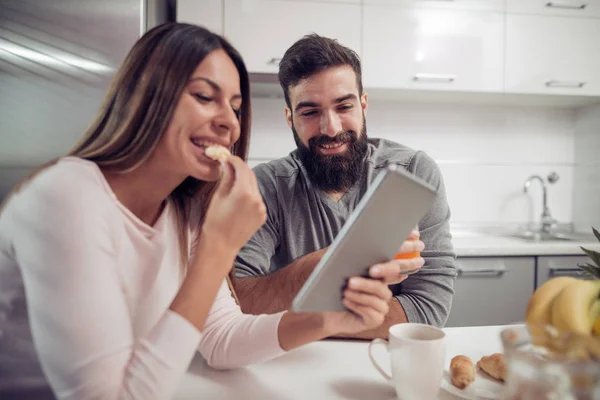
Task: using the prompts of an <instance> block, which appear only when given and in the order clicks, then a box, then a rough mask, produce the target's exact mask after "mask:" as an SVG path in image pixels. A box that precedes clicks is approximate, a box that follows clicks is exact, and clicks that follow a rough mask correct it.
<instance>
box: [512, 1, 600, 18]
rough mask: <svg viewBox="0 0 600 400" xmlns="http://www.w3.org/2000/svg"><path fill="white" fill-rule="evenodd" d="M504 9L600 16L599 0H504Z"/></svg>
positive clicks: (527, 12)
mask: <svg viewBox="0 0 600 400" xmlns="http://www.w3.org/2000/svg"><path fill="white" fill-rule="evenodd" d="M506 11H507V12H509V13H515V14H537V15H547V16H553V15H554V16H563V17H592V18H597V17H600V0H563V1H549V0H506Z"/></svg>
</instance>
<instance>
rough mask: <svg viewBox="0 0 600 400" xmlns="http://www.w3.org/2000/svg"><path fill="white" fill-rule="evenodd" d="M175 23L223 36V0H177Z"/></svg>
mask: <svg viewBox="0 0 600 400" xmlns="http://www.w3.org/2000/svg"><path fill="white" fill-rule="evenodd" d="M177 22H185V23H189V24H194V25H200V26H203V27H205V28H206V29H209V30H211V31H213V32H214V33H218V34H219V35H222V34H223V0H177Z"/></svg>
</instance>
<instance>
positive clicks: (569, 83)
mask: <svg viewBox="0 0 600 400" xmlns="http://www.w3.org/2000/svg"><path fill="white" fill-rule="evenodd" d="M583 85H585V82H577V81H548V82H546V86H548V87H563V88H582V87H583Z"/></svg>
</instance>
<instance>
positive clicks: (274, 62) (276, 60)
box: [267, 57, 281, 65]
mask: <svg viewBox="0 0 600 400" xmlns="http://www.w3.org/2000/svg"><path fill="white" fill-rule="evenodd" d="M280 62H281V57H273V58H271V59H270V60H269V61H267V64H268V65H277V64H279V63H280Z"/></svg>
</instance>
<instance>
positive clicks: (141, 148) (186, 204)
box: [0, 23, 251, 267]
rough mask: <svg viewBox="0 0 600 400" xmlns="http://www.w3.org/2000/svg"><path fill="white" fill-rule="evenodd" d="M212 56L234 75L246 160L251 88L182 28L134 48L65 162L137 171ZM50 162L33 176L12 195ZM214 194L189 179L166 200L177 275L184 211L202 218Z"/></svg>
mask: <svg viewBox="0 0 600 400" xmlns="http://www.w3.org/2000/svg"><path fill="white" fill-rule="evenodd" d="M217 49H222V50H224V51H225V52H226V53H227V54H228V55H229V57H230V58H231V60H232V61H233V63H234V64H235V66H236V68H237V70H238V72H239V75H240V86H241V87H240V89H241V94H242V106H241V107H242V108H241V116H240V125H241V132H240V138H239V140H238V141H237V142H236V143H235V145H234V146H233V148H232V149H231V152H232V153H233V154H235V155H237V156H239V157H241V158H242V159H243V160H246V157H247V153H248V144H249V130H250V118H251V113H250V84H249V80H248V72H247V70H246V66H245V64H244V61H243V60H242V57H241V56H240V54H239V53H238V52H237V50H235V49H234V48H233V46H231V44H229V42H227V41H226V40H225V39H224V38H222V37H221V36H219V35H216V34H214V33H212V32H210V31H208V30H206V29H204V28H202V27H199V26H195V25H189V24H182V23H167V24H163V25H160V26H157V27H156V28H153V29H152V30H150V31H148V32H147V33H146V34H144V35H143V36H142V37H141V38H140V39H139V40H138V41H137V42H136V43H135V45H134V46H133V48H132V49H131V50H130V52H129V54H128V55H127V57H126V58H125V61H124V62H123V64H122V65H121V67H120V68H119V70H118V71H117V73H116V75H115V77H114V78H113V80H112V82H111V84H110V87H109V88H108V91H107V93H106V96H105V98H104V100H103V102H102V104H101V106H100V109H99V111H98V113H97V114H96V117H95V119H94V121H93V122H92V124H91V125H90V127H89V128H88V129H87V131H86V132H85V134H84V135H83V137H82V138H81V139H80V140H79V142H78V143H77V144H76V145H75V146H74V147H73V148H72V149H71V150H70V151H69V152H68V154H67V155H70V156H75V157H80V158H83V159H86V160H89V161H93V162H95V163H96V164H97V165H98V166H99V167H100V168H102V169H105V170H109V171H112V172H121V173H124V172H128V171H132V170H134V169H136V168H137V167H139V166H140V165H141V164H142V163H144V161H146V160H147V159H148V157H149V156H150V155H151V154H152V152H153V151H154V149H155V148H156V145H157V143H158V142H159V140H160V138H161V137H162V135H163V133H164V132H165V131H166V129H167V126H168V124H169V122H170V121H171V118H172V116H173V114H174V110H175V107H176V106H177V103H178V101H179V98H180V96H181V95H182V93H183V90H184V89H185V87H186V85H187V84H188V80H189V78H190V77H191V75H192V73H193V72H194V70H195V69H196V68H197V67H198V64H200V63H201V62H202V60H204V58H205V57H206V56H207V55H208V54H209V53H211V52H212V51H214V50H217ZM56 161H57V160H53V161H51V162H49V163H46V164H44V165H43V166H41V167H40V168H38V169H37V170H36V171H34V172H33V173H32V174H31V175H30V176H29V177H27V178H26V179H25V180H24V181H22V182H21V183H20V184H19V185H17V186H16V187H15V188H14V189H13V191H12V193H14V192H16V191H18V190H19V188H20V187H22V185H23V183H25V182H27V181H28V180H29V179H31V178H32V177H33V176H35V175H36V174H37V173H39V172H40V171H41V170H43V169H44V168H47V167H48V166H50V165H52V164H54V163H55V162H56ZM214 186H215V184H214V183H207V182H204V181H199V180H197V179H194V178H192V177H188V178H187V179H186V180H185V181H183V182H182V183H181V184H180V185H179V186H178V187H177V188H176V189H175V190H174V191H173V192H172V193H171V195H170V196H169V200H170V201H171V203H172V205H173V206H174V207H173V208H174V210H175V213H176V218H177V227H178V235H179V246H180V252H181V257H182V260H181V261H182V265H183V266H184V267H186V266H187V264H188V262H189V251H190V249H189V248H188V239H189V238H188V228H189V227H190V226H189V224H190V212H191V208H192V207H198V210H199V211H200V212H201V214H200V215H204V212H205V211H206V209H207V207H208V203H209V201H210V197H211V194H212V190H213V188H214ZM9 197H10V196H7V198H6V200H5V204H6V201H7V200H8V198H9ZM1 209H2V207H0V212H1ZM196 228H198V227H192V229H196Z"/></svg>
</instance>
